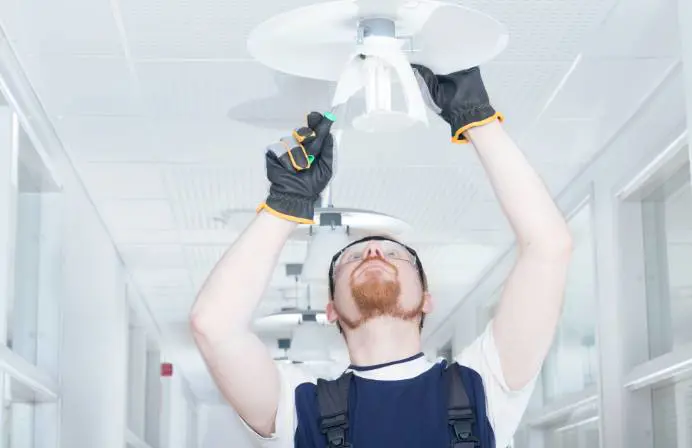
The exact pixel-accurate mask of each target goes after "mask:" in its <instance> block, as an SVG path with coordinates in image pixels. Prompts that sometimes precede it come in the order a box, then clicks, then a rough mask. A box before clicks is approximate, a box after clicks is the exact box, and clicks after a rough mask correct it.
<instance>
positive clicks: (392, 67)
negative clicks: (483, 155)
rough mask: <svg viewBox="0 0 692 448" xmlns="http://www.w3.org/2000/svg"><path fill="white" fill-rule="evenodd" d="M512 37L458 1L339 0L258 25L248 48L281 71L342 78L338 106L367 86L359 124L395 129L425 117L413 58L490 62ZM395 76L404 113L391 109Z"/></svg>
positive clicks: (431, 62)
mask: <svg viewBox="0 0 692 448" xmlns="http://www.w3.org/2000/svg"><path fill="white" fill-rule="evenodd" d="M459 42H472V43H473V44H472V45H459ZM507 42H508V33H507V30H506V28H505V26H504V25H503V24H501V23H500V22H498V21H497V20H495V19H494V18H492V17H490V16H488V15H486V14H484V13H481V12H479V11H476V10H473V9H470V8H466V7H463V6H461V5H458V4H456V3H451V2H443V1H437V0H413V1H406V0H357V1H354V0H340V1H330V2H326V3H318V4H315V5H310V6H306V7H302V8H297V9H294V10H292V11H288V12H285V13H282V14H279V15H276V16H274V17H272V18H270V19H269V20H267V21H265V22H263V23H261V24H260V25H258V26H257V27H256V28H255V29H253V30H252V32H251V33H250V36H249V38H248V44H247V47H248V52H249V53H250V54H251V55H252V56H253V57H254V58H255V59H256V60H258V61H259V62H261V63H263V64H265V65H267V66H268V67H271V68H273V69H275V70H278V71H281V72H284V73H288V74H292V75H295V76H300V77H305V78H312V79H316V80H327V81H338V84H337V88H336V92H335V94H334V101H333V103H332V105H335V104H340V103H341V101H336V99H337V98H340V99H348V98H350V97H352V96H353V95H355V94H356V93H358V92H359V91H361V90H363V91H364V93H365V100H366V101H365V111H364V113H363V114H361V115H360V116H359V117H358V118H356V119H355V120H354V121H353V126H354V127H355V128H358V129H361V130H365V131H395V130H399V129H401V128H403V127H406V126H409V125H411V124H414V123H425V124H427V115H426V109H425V106H424V103H423V100H422V96H421V93H420V89H419V87H418V84H417V82H416V79H415V75H414V73H413V70H412V69H411V67H410V63H417V64H422V65H425V66H427V67H429V68H430V69H432V70H433V71H434V72H435V73H441V74H446V73H450V72H454V71H457V70H463V69H467V68H471V67H475V66H478V65H481V64H483V63H485V62H488V61H490V60H491V59H493V58H494V57H496V56H497V55H498V54H499V53H500V52H501V51H503V50H504V48H505V47H506V46H507ZM392 75H396V76H395V77H393V76H392ZM395 80H396V81H398V82H399V85H400V87H401V90H402V91H403V93H404V97H405V100H406V106H407V109H408V110H407V111H406V112H402V111H394V110H392V102H391V88H392V86H393V85H394V83H393V81H395Z"/></svg>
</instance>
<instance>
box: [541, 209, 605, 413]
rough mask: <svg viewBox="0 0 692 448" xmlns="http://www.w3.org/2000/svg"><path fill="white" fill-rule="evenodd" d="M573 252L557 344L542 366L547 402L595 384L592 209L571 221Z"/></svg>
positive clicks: (594, 294) (594, 288)
mask: <svg viewBox="0 0 692 448" xmlns="http://www.w3.org/2000/svg"><path fill="white" fill-rule="evenodd" d="M570 229H571V231H572V235H573V239H574V253H573V256H572V262H571V265H570V268H569V273H568V278H567V288H566V292H565V305H564V310H563V314H562V318H561V321H560V325H559V327H558V330H557V334H556V337H555V341H554V343H553V346H552V348H551V351H550V353H549V355H548V357H547V359H546V362H545V364H544V367H543V375H542V378H543V389H544V400H545V401H546V402H548V403H549V402H552V401H554V400H556V399H558V398H562V397H564V396H566V395H570V394H573V393H577V392H581V391H584V390H585V389H586V388H588V387H589V386H592V385H594V384H595V383H596V380H597V377H598V363H597V359H598V357H597V352H596V312H597V311H596V306H597V302H596V293H595V291H596V285H595V274H594V272H595V264H594V263H595V262H594V260H595V258H594V247H593V230H592V226H591V206H590V205H586V206H584V207H583V208H582V209H580V211H579V212H578V213H577V214H576V215H574V217H573V218H572V219H571V220H570Z"/></svg>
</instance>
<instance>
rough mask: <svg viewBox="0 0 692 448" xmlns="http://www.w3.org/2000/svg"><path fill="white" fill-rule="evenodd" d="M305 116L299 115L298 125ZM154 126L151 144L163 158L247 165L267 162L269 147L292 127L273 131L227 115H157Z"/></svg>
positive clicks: (174, 160)
mask: <svg viewBox="0 0 692 448" xmlns="http://www.w3.org/2000/svg"><path fill="white" fill-rule="evenodd" d="M302 119H303V115H300V116H299V117H296V125H300V124H301V122H302ZM150 126H151V130H150V132H151V135H152V143H151V144H152V147H153V148H155V149H154V152H156V153H157V154H159V157H160V159H161V161H164V162H170V163H176V164H179V163H194V164H202V163H209V164H213V165H216V164H225V165H228V164H242V165H243V166H248V165H249V166H263V165H262V164H263V163H264V159H263V157H264V151H265V149H266V147H267V146H268V145H269V144H270V143H272V142H274V141H275V140H278V139H279V138H280V137H281V136H282V135H285V134H286V133H287V132H289V131H290V130H291V129H292V128H286V129H283V130H282V131H276V130H274V131H269V130H266V129H259V128H255V127H251V126H248V125H245V124H241V123H238V122H236V121H232V120H230V119H228V118H226V117H223V116H218V117H214V118H208V117H203V118H193V117H187V118H167V119H156V120H152V122H151V123H150Z"/></svg>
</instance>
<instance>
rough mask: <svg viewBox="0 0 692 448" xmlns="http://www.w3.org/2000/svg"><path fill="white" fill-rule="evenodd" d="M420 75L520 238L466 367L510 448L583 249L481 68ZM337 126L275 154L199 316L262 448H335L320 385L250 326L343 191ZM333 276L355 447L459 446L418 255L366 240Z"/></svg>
mask: <svg viewBox="0 0 692 448" xmlns="http://www.w3.org/2000/svg"><path fill="white" fill-rule="evenodd" d="M413 67H414V71H415V72H416V76H417V77H418V79H419V82H420V84H421V88H422V91H423V93H424V96H425V97H426V100H427V102H428V105H429V107H431V108H432V109H433V110H434V111H435V112H436V113H438V114H439V115H440V116H441V117H442V118H443V119H444V120H446V121H447V122H448V123H449V125H450V127H451V131H452V136H453V141H454V142H456V143H466V142H472V143H473V146H470V145H468V146H461V147H460V148H461V150H470V149H472V148H475V150H476V152H477V154H478V156H479V157H480V160H481V162H482V164H483V166H484V168H485V170H486V172H487V174H488V176H489V178H490V181H491V183H492V186H493V188H494V191H495V193H496V195H497V197H498V199H499V201H500V204H501V206H502V208H503V210H504V212H505V214H506V216H507V218H508V219H509V221H510V223H511V225H512V228H513V230H514V232H515V234H516V239H517V244H518V258H517V261H516V264H515V266H514V269H513V270H512V272H511V274H510V275H509V277H508V279H507V281H506V283H505V285H504V289H503V292H502V296H501V299H500V302H499V306H498V307H497V311H496V314H495V316H494V318H493V319H492V321H491V323H490V324H489V325H488V326H487V328H486V329H485V331H484V332H483V333H482V334H481V335H480V336H479V337H478V338H477V339H476V341H474V342H473V343H472V344H471V345H470V346H469V347H467V348H466V349H464V350H463V351H462V353H459V354H457V356H456V357H455V359H456V360H457V361H458V363H459V364H460V365H463V366H464V368H465V369H468V371H472V372H476V373H477V375H478V378H479V381H480V380H481V379H482V386H481V393H480V395H481V396H483V395H484V397H481V398H479V397H474V398H473V399H474V400H475V401H474V406H476V409H477V410H478V411H479V412H480V411H483V412H480V414H484V415H481V416H480V417H479V419H480V420H481V421H478V422H476V423H475V425H476V426H475V428H477V429H478V430H479V431H481V432H483V431H486V430H487V431H488V432H489V433H490V435H486V436H484V437H485V438H484V439H483V440H485V441H488V442H483V443H484V444H483V445H482V447H483V448H486V447H490V446H495V444H496V445H497V446H498V447H504V446H506V445H508V444H509V443H510V442H511V439H512V436H513V434H514V432H515V431H516V428H517V426H518V424H519V421H520V419H521V417H522V415H523V413H524V411H525V409H526V406H527V403H528V400H529V398H530V395H531V394H532V391H533V388H534V384H535V379H536V377H537V375H538V373H539V371H540V368H541V365H542V363H543V360H544V358H545V356H546V354H547V352H548V350H549V347H550V345H551V343H552V339H553V336H554V333H555V329H556V326H557V323H558V319H559V315H560V311H561V307H562V297H563V292H564V288H565V281H566V273H567V267H568V263H569V258H570V254H571V237H570V233H569V230H568V226H567V224H566V222H565V220H564V218H563V216H562V214H561V213H560V211H559V209H558V208H557V207H556V205H555V204H554V202H553V201H552V199H551V197H550V194H549V193H548V191H547V190H546V188H545V187H544V185H543V183H542V182H541V180H540V178H539V176H538V175H537V174H536V172H535V171H534V170H533V169H532V168H531V166H530V165H529V164H528V162H527V160H526V159H525V157H524V156H523V154H522V153H521V151H520V150H519V149H518V148H517V146H516V145H515V144H514V142H513V141H512V140H511V139H510V138H509V136H508V135H507V134H506V133H505V132H504V130H503V128H502V125H501V122H502V119H503V117H502V116H501V115H500V114H499V113H497V112H496V111H495V110H494V109H493V107H492V106H491V105H490V102H489V99H488V95H487V93H486V90H485V87H484V85H483V81H482V78H481V75H480V71H479V70H478V68H474V69H470V70H465V71H461V72H456V73H452V74H450V75H445V76H441V75H435V74H434V73H432V72H431V71H430V70H429V69H427V68H426V67H423V66H420V65H414V66H413ZM330 125H331V122H330V121H329V120H328V119H327V118H325V117H323V116H322V115H321V114H319V113H312V114H310V115H309V116H308V123H307V127H306V128H301V129H298V130H297V131H295V132H294V133H293V134H292V136H291V137H290V138H285V139H282V142H281V143H280V144H278V145H273V146H270V148H269V150H268V151H267V157H266V160H267V176H268V178H269V180H270V181H271V188H270V192H269V195H268V198H267V200H266V202H265V203H263V204H262V205H261V206H260V208H259V210H260V211H259V212H258V215H257V217H256V218H255V220H254V221H253V222H252V224H250V226H248V228H247V229H246V230H245V231H244V233H243V234H242V235H241V236H240V237H239V238H238V239H237V241H236V242H235V243H234V244H233V245H232V246H231V247H230V248H229V249H228V251H227V252H226V253H225V254H224V256H223V257H222V258H221V260H220V261H219V262H218V264H217V266H216V267H215V268H214V270H213V272H212V273H211V274H210V276H209V278H208V279H207V281H206V283H205V285H204V287H203V288H202V290H201V291H200V293H199V296H198V298H197V301H196V303H195V305H194V307H193V310H192V313H191V323H192V328H193V333H194V337H195V340H196V343H197V345H198V346H199V349H200V350H201V352H202V355H203V357H204V359H205V360H206V362H207V364H208V366H209V369H210V371H211V373H212V375H213V377H214V378H215V381H216V383H217V384H218V387H219V389H220V390H221V392H222V393H223V395H224V396H225V398H226V399H227V400H228V402H229V403H230V404H231V405H232V406H233V407H234V408H235V410H236V411H237V413H238V414H239V416H240V417H241V418H242V420H243V422H244V423H245V424H246V426H247V427H248V429H249V431H250V434H251V435H252V437H253V438H254V439H255V440H257V441H258V443H259V444H261V445H262V446H267V447H292V446H297V447H324V446H327V441H326V439H325V434H324V433H323V431H322V430H321V428H320V421H319V417H320V412H319V408H320V406H321V403H318V399H317V396H316V388H315V384H314V382H315V380H314V379H311V378H304V377H301V376H300V374H298V373H297V371H296V370H294V369H291V368H289V367H282V368H281V370H280V368H279V367H277V365H276V364H275V363H274V362H273V361H272V358H271V356H270V355H269V353H268V351H267V348H266V347H265V346H264V345H263V344H262V342H260V340H259V339H258V338H257V336H255V335H254V334H253V333H252V332H251V331H250V323H251V319H252V315H253V311H254V310H255V307H256V306H257V304H258V302H259V300H260V298H261V296H262V293H263V291H264V289H265V287H266V286H267V283H268V282H269V280H270V278H271V274H272V272H273V270H274V268H275V265H276V263H277V258H278V256H279V254H280V252H281V250H282V247H283V246H284V244H285V243H286V241H287V239H288V237H289V235H290V234H291V232H292V231H293V230H294V229H295V228H296V225H297V224H298V223H308V222H311V221H312V218H313V213H314V208H313V205H314V204H315V202H316V200H317V198H318V196H319V194H320V193H321V192H322V190H323V189H324V188H325V186H326V185H327V183H328V182H329V180H330V178H331V175H332V145H333V141H332V137H331V135H330V133H329V127H330ZM431 200H434V198H431ZM327 269H328V267H327V266H325V275H326V274H327ZM329 275H330V285H331V295H332V297H330V299H331V300H330V302H329V304H328V307H327V310H326V311H327V316H328V318H329V320H330V321H331V322H334V323H337V324H338V325H339V328H340V330H341V331H342V332H343V335H344V338H345V341H346V344H347V346H348V351H349V355H350V359H351V362H352V365H351V367H350V368H349V372H351V373H352V379H351V380H349V381H351V383H350V384H351V392H349V403H348V415H349V416H350V417H349V418H350V420H349V428H348V436H347V437H348V442H349V443H352V444H353V446H355V447H357V448H366V447H384V446H387V447H388V446H392V447H436V446H440V447H442V446H450V444H449V441H448V439H447V437H448V432H447V431H448V429H447V428H446V417H447V415H446V414H445V412H446V405H447V397H445V396H444V395H445V393H446V392H444V391H447V389H444V388H443V386H442V383H441V381H440V378H441V376H442V374H441V372H442V371H443V370H444V366H441V365H440V363H431V362H428V361H427V360H425V359H424V358H423V357H421V353H420V352H421V336H420V327H421V325H422V321H423V317H424V315H425V314H427V313H429V312H430V311H431V310H432V303H433V298H432V297H431V296H430V294H429V292H428V288H427V282H426V280H425V274H424V272H423V270H422V264H421V262H420V260H419V259H418V258H417V256H416V254H415V251H413V250H412V249H409V248H407V247H405V246H403V245H402V244H400V243H398V242H396V241H393V240H389V239H386V238H373V239H366V240H364V241H360V242H357V243H355V244H352V245H351V246H349V247H347V248H345V249H344V250H343V251H341V252H340V253H339V254H337V255H336V256H335V259H334V262H333V264H332V266H331V267H330V268H329ZM460 324H462V323H461V322H460ZM479 384H481V383H479ZM486 403H487V409H485V405H486ZM485 415H487V418H485ZM493 439H494V441H493ZM335 443H340V442H335ZM333 446H336V445H333ZM349 446H350V445H349ZM458 446H462V445H458ZM463 446H471V445H463ZM473 446H476V445H473Z"/></svg>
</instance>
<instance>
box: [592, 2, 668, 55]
mask: <svg viewBox="0 0 692 448" xmlns="http://www.w3.org/2000/svg"><path fill="white" fill-rule="evenodd" d="M678 3H679V2H678V1H677V0H637V1H620V2H618V3H617V6H616V7H615V8H614V9H613V11H612V12H611V14H610V15H609V16H608V18H607V19H606V20H605V21H604V22H603V24H602V25H601V26H600V27H599V29H598V32H595V33H591V35H590V36H589V38H588V39H587V41H586V42H585V48H584V50H583V52H584V53H585V54H586V55H588V56H589V57H599V58H620V59H621V58H676V57H679V56H680V34H679V19H678V14H679V11H678Z"/></svg>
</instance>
